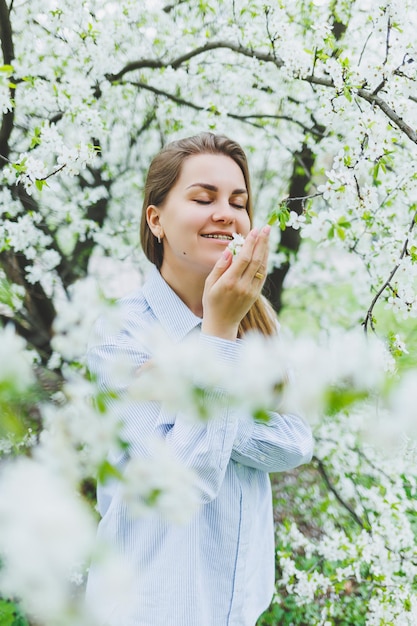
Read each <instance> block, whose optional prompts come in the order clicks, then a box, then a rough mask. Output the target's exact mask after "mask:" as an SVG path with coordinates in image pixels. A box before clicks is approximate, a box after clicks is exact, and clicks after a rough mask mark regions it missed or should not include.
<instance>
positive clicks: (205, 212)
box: [147, 154, 250, 276]
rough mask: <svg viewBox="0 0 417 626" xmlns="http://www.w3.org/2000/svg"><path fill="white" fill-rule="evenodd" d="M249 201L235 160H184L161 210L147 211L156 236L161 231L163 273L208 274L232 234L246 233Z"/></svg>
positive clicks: (208, 156)
mask: <svg viewBox="0 0 417 626" xmlns="http://www.w3.org/2000/svg"><path fill="white" fill-rule="evenodd" d="M247 200H248V194H247V191H246V185H245V179H244V177H243V173H242V171H241V169H240V167H239V166H238V165H237V163H235V161H233V159H231V158H230V157H227V156H224V155H219V154H199V155H195V156H191V157H188V158H187V159H186V160H185V161H184V162H183V164H182V168H181V173H180V176H179V178H178V180H177V182H176V184H175V185H174V187H173V188H172V189H171V191H170V192H169V194H168V196H167V198H166V200H165V202H164V204H163V206H161V207H153V206H151V207H148V211H147V217H148V223H149V224H150V227H151V229H152V231H153V232H154V234H155V235H158V234H159V233H160V231H161V230H162V237H163V238H162V243H161V245H163V246H164V258H163V262H162V267H161V273H162V275H163V276H165V275H166V273H167V272H169V273H170V275H172V273H173V272H174V273H175V272H182V273H184V274H185V273H187V274H188V275H189V272H192V273H197V274H200V275H203V276H207V275H208V274H209V273H210V271H211V269H212V268H213V266H214V264H215V263H216V261H217V260H218V259H219V257H220V255H221V253H222V252H223V250H224V249H225V248H226V246H227V245H228V244H229V242H230V240H231V239H232V235H233V233H239V234H241V235H244V236H246V235H247V234H248V232H249V230H250V220H249V215H248V213H247V211H246V204H247Z"/></svg>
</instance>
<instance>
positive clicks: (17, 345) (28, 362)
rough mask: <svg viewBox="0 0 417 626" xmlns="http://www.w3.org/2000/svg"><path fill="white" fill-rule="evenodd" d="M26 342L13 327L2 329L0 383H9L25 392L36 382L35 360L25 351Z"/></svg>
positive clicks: (0, 333) (0, 329) (0, 340)
mask: <svg viewBox="0 0 417 626" xmlns="http://www.w3.org/2000/svg"><path fill="white" fill-rule="evenodd" d="M25 347H26V344H25V341H24V340H23V339H22V338H21V337H19V336H18V335H16V333H15V331H14V330H13V328H12V326H11V325H10V326H6V328H0V382H7V383H8V384H10V385H12V386H13V387H14V388H15V389H16V390H17V391H23V390H24V389H26V388H27V387H28V386H29V385H31V384H32V383H33V382H34V375H33V371H32V363H33V359H32V358H31V356H30V354H29V353H28V352H27V351H26V350H25Z"/></svg>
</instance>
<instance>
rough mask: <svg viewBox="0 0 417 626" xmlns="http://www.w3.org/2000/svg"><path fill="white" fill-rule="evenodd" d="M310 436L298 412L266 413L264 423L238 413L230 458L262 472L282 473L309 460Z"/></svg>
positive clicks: (311, 438) (311, 453) (310, 455)
mask: <svg viewBox="0 0 417 626" xmlns="http://www.w3.org/2000/svg"><path fill="white" fill-rule="evenodd" d="M313 446H314V444H313V436H312V432H311V428H310V426H309V425H308V424H307V423H306V422H305V421H304V420H303V419H302V418H301V417H299V416H298V415H293V414H280V413H273V412H270V413H269V419H268V420H267V421H265V422H260V421H258V420H255V419H254V418H253V417H252V416H251V415H240V416H239V420H238V428H237V434H236V440H235V442H234V445H233V449H232V453H231V458H232V459H233V461H236V462H238V463H242V465H247V466H249V467H253V468H255V469H259V470H263V471H264V472H282V471H285V470H289V469H292V468H294V467H297V466H298V465H302V464H303V463H308V462H309V461H311V458H312V455H313Z"/></svg>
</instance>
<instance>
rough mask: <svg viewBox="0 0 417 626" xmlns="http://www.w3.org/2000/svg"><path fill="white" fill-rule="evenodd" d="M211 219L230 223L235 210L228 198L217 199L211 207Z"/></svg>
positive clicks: (233, 218) (233, 217)
mask: <svg viewBox="0 0 417 626" xmlns="http://www.w3.org/2000/svg"><path fill="white" fill-rule="evenodd" d="M213 209H214V210H213V213H212V216H211V217H212V220H213V221H214V222H222V223H223V224H232V223H233V222H234V221H235V212H234V210H233V207H231V206H230V204H229V199H228V198H227V199H224V200H223V199H219V200H218V201H217V202H216V204H215V205H214V207H213Z"/></svg>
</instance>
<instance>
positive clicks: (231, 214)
mask: <svg viewBox="0 0 417 626" xmlns="http://www.w3.org/2000/svg"><path fill="white" fill-rule="evenodd" d="M233 233H240V234H242V235H244V236H245V237H246V239H245V242H244V244H243V247H242V249H241V250H240V252H239V254H238V255H237V257H235V258H234V259H233V262H232V253H231V251H230V250H229V248H228V244H229V242H230V240H231V239H232V234H233ZM268 238H269V227H268V226H265V227H263V228H261V229H260V231H258V230H256V229H254V228H252V200H251V189H250V180H249V172H248V166H247V161H246V157H245V154H244V152H243V150H242V148H241V147H240V146H239V145H238V144H237V143H236V142H234V141H232V140H230V139H228V138H227V137H224V136H219V135H214V134H211V133H202V134H199V135H197V136H195V137H189V138H186V139H182V140H179V141H175V142H172V143H170V144H169V145H167V146H166V147H165V148H164V149H163V150H162V151H161V152H160V153H159V154H158V155H157V156H156V157H155V158H154V160H153V161H152V163H151V166H150V168H149V172H148V176H147V180H146V185H145V197H144V203H143V213H142V223H141V243H142V246H143V250H144V252H145V254H146V256H147V257H148V259H149V260H150V261H151V262H152V263H153V265H154V267H153V268H152V270H151V271H150V273H149V276H148V278H147V280H146V282H145V284H144V285H143V287H142V288H141V289H140V290H139V291H137V292H136V293H134V294H132V295H131V296H128V297H127V298H124V299H123V300H122V301H121V303H120V306H121V311H122V318H123V322H122V326H121V328H120V330H119V331H118V332H115V333H113V334H112V333H109V332H108V331H106V324H105V323H104V322H103V321H101V322H99V323H98V326H97V333H98V339H97V340H96V341H95V344H94V345H92V346H91V348H90V350H89V366H90V369H91V371H92V372H93V373H94V374H95V375H96V376H97V377H98V380H99V382H100V384H101V385H102V386H103V388H114V387H115V386H117V385H118V383H117V381H115V378H114V376H115V375H114V374H113V373H112V372H113V371H114V370H115V368H114V367H112V366H113V365H114V364H115V363H117V362H119V361H120V358H121V356H122V355H123V356H124V357H126V358H128V359H129V363H130V364H131V368H132V370H135V371H138V373H139V375H140V371H141V368H142V367H144V366H146V363H147V362H148V361H149V360H151V359H152V355H151V349H149V347H148V346H146V345H145V344H144V345H138V342H137V339H136V337H137V336H138V334H139V335H140V333H139V331H140V330H142V329H147V328H149V327H152V326H153V325H155V324H158V325H160V326H162V328H163V329H164V330H165V332H166V333H167V334H168V335H169V336H170V337H171V338H172V339H173V340H174V341H178V342H180V341H181V340H183V339H184V338H185V337H186V336H187V335H188V334H189V333H191V332H195V333H198V336H199V342H200V344H199V345H200V348H199V349H201V350H203V351H204V350H207V349H208V347H210V349H213V348H214V349H215V350H216V351H217V355H218V358H219V360H222V361H223V362H224V361H226V362H227V363H229V364H230V367H231V368H232V371H233V364H234V363H236V360H237V359H238V358H239V349H240V347H241V342H242V341H244V335H245V333H246V332H247V331H248V330H258V331H259V332H261V333H263V334H264V335H272V334H274V333H275V332H276V321H275V319H274V315H273V312H272V309H271V307H270V306H269V305H268V303H267V301H266V300H265V299H264V298H263V297H262V296H261V290H262V286H263V283H264V279H265V273H266V266H267V256H268ZM133 337H135V340H134V339H133ZM122 387H123V385H121V386H120V388H122ZM273 408H274V407H271V409H273ZM121 418H122V420H123V425H124V431H123V437H124V439H126V440H127V442H128V444H129V447H128V450H127V451H126V452H125V453H123V454H120V457H119V458H111V461H112V462H113V463H115V464H116V466H117V467H118V468H119V469H120V470H121V471H123V468H124V467H125V465H126V463H127V462H128V461H129V459H130V458H132V457H134V456H141V457H146V455H147V454H149V450H148V448H147V441H149V437H150V436H154V435H157V436H158V437H161V438H163V439H165V441H166V442H167V444H168V445H169V446H170V449H171V450H172V451H173V453H174V454H175V455H176V456H177V457H178V459H179V460H181V462H183V463H185V464H186V465H187V466H188V467H190V468H192V469H193V471H194V472H195V473H196V476H197V477H198V493H199V499H200V507H199V509H198V512H197V513H196V514H195V515H194V516H193V517H192V519H190V521H189V522H187V523H186V524H183V525H176V524H173V523H169V522H167V521H165V520H164V519H162V517H161V518H160V517H155V516H153V517H143V518H139V519H138V518H134V517H132V516H131V515H130V514H129V510H128V508H127V506H126V504H125V503H124V502H123V499H122V498H121V496H120V492H119V489H118V487H117V484H114V485H105V486H100V485H99V487H98V502H99V511H100V513H101V516H102V519H101V522H100V525H99V537H101V538H103V539H105V540H106V541H108V542H110V543H112V544H114V545H116V546H117V547H118V548H119V549H120V550H121V551H122V552H123V553H124V555H126V556H127V557H128V559H129V561H130V563H131V564H132V565H133V567H134V569H135V571H136V572H137V585H136V588H135V592H134V597H132V599H131V605H130V606H129V607H126V606H125V607H123V609H124V610H123V611H121V608H122V607H118V606H117V602H116V601H115V604H114V605H112V603H111V599H109V598H106V599H103V598H102V599H101V600H97V601H101V602H103V601H104V600H106V601H109V607H110V608H109V614H108V622H109V623H111V624H118V626H226V625H227V626H254V624H255V622H256V620H257V618H258V617H259V615H260V614H261V613H262V612H263V611H264V610H265V609H266V608H267V607H268V605H269V603H270V601H271V598H272V594H273V591H274V569H275V568H274V529H273V511H272V497H271V487H270V481H269V476H268V473H269V472H280V471H285V470H288V469H291V468H294V467H296V466H298V465H300V464H302V463H306V462H308V461H309V460H310V459H311V455H312V448H313V442H312V435H311V431H310V428H309V426H308V425H306V423H305V422H304V421H303V420H302V419H301V418H300V417H298V416H296V415H283V414H279V413H275V412H271V413H270V419H269V421H268V422H267V423H258V422H256V421H255V420H254V419H253V418H252V417H251V416H248V415H243V414H236V411H233V410H231V409H230V408H228V407H225V408H224V409H223V410H222V411H221V413H220V414H216V415H215V416H213V417H212V419H209V420H208V421H207V422H204V423H203V422H197V421H196V422H195V423H191V422H190V419H189V418H185V417H184V416H183V415H181V414H175V415H172V414H167V413H166V411H164V410H163V409H162V408H161V406H159V405H158V404H157V403H156V402H152V403H151V402H147V403H146V402H142V403H135V402H125V403H123V406H122V412H121ZM97 571H98V570H97ZM97 576H98V573H97V572H96V571H95V569H94V568H92V570H91V572H90V577H89V583H88V594H89V596H90V598H91V597H93V596H94V592H95V588H96V584H97ZM126 608H127V609H128V610H127V615H126ZM122 612H123V613H124V614H125V615H126V616H125V617H124V618H123V619H121V617H120V616H121V614H122Z"/></svg>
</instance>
